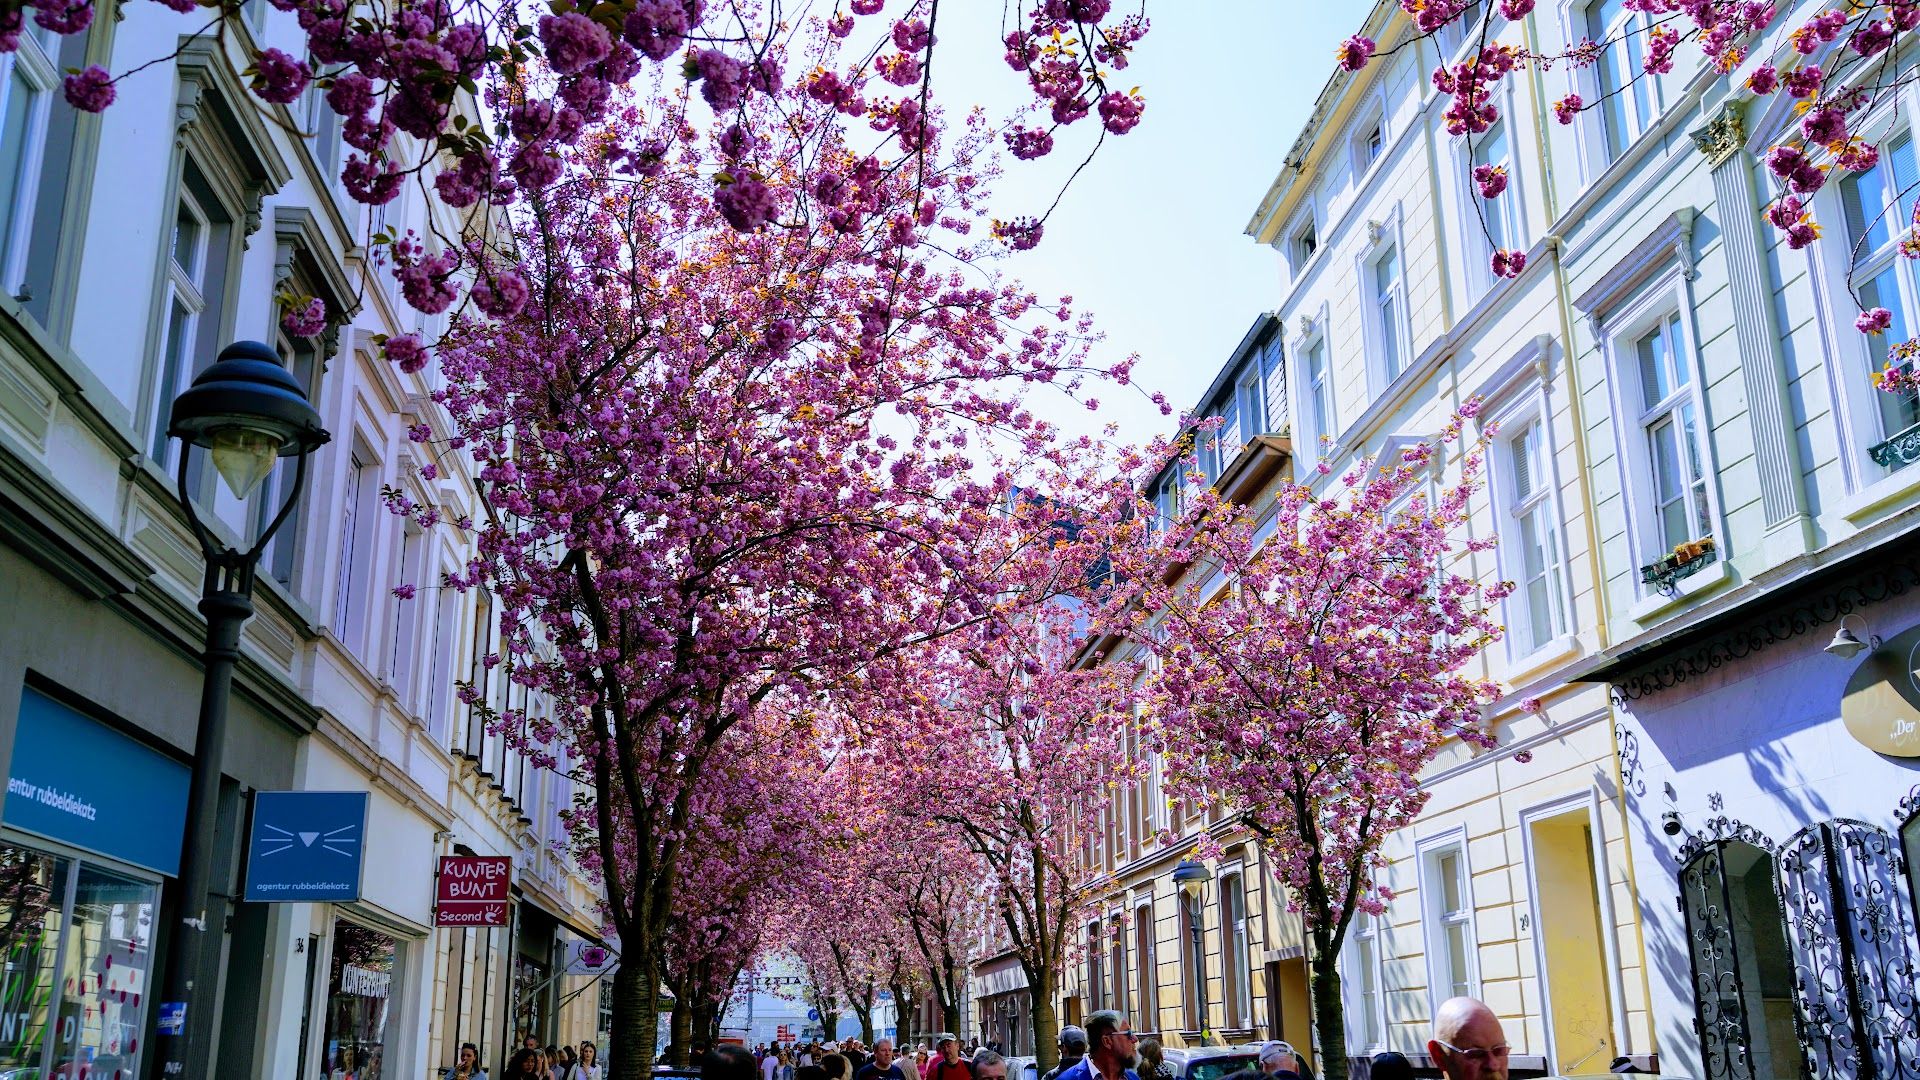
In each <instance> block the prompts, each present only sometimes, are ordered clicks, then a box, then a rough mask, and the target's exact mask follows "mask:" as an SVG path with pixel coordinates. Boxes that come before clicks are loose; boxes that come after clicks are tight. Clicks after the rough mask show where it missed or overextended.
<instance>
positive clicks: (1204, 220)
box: [934, 0, 1371, 441]
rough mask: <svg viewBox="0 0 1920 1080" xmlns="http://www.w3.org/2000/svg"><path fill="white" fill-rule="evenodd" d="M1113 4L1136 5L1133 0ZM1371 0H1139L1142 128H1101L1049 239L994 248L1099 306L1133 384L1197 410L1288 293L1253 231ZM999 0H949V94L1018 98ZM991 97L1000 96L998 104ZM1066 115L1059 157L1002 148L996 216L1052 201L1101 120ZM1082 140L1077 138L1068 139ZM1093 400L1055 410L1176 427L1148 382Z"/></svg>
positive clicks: (941, 91)
mask: <svg viewBox="0 0 1920 1080" xmlns="http://www.w3.org/2000/svg"><path fill="white" fill-rule="evenodd" d="M1114 6H1115V8H1116V9H1119V10H1127V9H1128V8H1129V7H1130V6H1131V5H1130V4H1129V3H1128V0H1119V2H1117V3H1116V4H1115V5H1114ZM1370 6H1371V4H1370V3H1368V2H1367V0H1147V12H1148V16H1149V17H1150V18H1151V19H1152V22H1153V28H1152V30H1151V31H1150V32H1149V33H1148V35H1147V37H1146V39H1145V40H1144V41H1142V43H1141V45H1140V47H1139V49H1138V50H1137V54H1136V58H1135V61H1134V63H1133V64H1132V65H1130V66H1129V68H1128V69H1127V70H1126V71H1124V72H1120V73H1118V75H1117V78H1118V81H1119V82H1120V84H1121V86H1122V88H1129V87H1132V86H1135V85H1138V86H1139V87H1140V88H1141V93H1142V95H1143V96H1144V97H1145V98H1146V101H1147V111H1146V115H1145V118H1144V119H1143V120H1142V122H1141V124H1140V126H1139V127H1137V128H1135V129H1134V130H1133V131H1132V132H1130V133H1128V134H1127V135H1126V136H1124V137H1122V138H1117V139H1114V138H1109V139H1108V140H1107V143H1106V145H1105V146H1104V147H1102V148H1101V150H1100V153H1099V154H1098V155H1097V156H1096V157H1095V158H1094V161H1093V164H1091V165H1089V166H1088V167H1087V169H1086V171H1085V172H1083V173H1082V174H1081V176H1080V178H1079V180H1077V181H1076V182H1075V183H1074V185H1073V187H1072V188H1071V189H1069V190H1068V191H1067V193H1066V197H1065V199H1064V200H1063V202H1062V203H1061V206H1060V208H1059V209H1058V210H1057V211H1055V212H1054V215H1053V217H1052V218H1051V219H1050V220H1049V222H1048V224H1047V230H1046V238H1045V240H1044V241H1043V242H1042V243H1041V245H1040V246H1039V247H1038V248H1036V249H1034V250H1032V251H1030V252H1024V253H1019V254H1016V255H1012V256H1010V257H1008V258H1007V259H1005V260H1002V263H1001V267H1002V270H1003V271H1004V272H1006V273H1009V274H1011V275H1014V276H1017V277H1018V278H1020V279H1021V280H1022V281H1024V282H1025V283H1026V284H1028V285H1029V286H1031V287H1033V288H1034V289H1035V290H1036V291H1038V292H1039V293H1040V295H1042V296H1048V297H1051V296H1059V295H1062V294H1071V295H1072V296H1073V297H1074V300H1075V302H1076V305H1077V306H1079V307H1081V308H1083V309H1086V310H1090V311H1092V312H1093V313H1094V314H1095V315H1096V316H1097V318H1098V324H1099V327H1100V329H1101V330H1102V331H1104V332H1105V333H1106V335H1107V341H1106V344H1105V346H1104V349H1103V352H1104V353H1105V354H1107V355H1109V356H1111V357H1113V358H1118V357H1119V356H1123V355H1125V354H1126V353H1128V352H1137V353H1139V354H1140V363H1139V365H1138V366H1137V367H1136V368H1135V371H1134V377H1135V381H1136V382H1138V383H1139V384H1140V386H1141V387H1143V388H1144V389H1146V390H1158V391H1161V392H1163V393H1165V394H1166V395H1167V397H1168V398H1169V399H1170V401H1171V403H1172V404H1173V406H1174V408H1175V409H1176V410H1179V409H1187V408H1191V407H1192V406H1193V405H1194V404H1195V399H1196V398H1198V396H1199V395H1200V394H1201V393H1202V392H1204V391H1205V390H1206V388H1207V384H1208V383H1209V382H1211V381H1212V378H1213V375H1214V374H1215V373H1216V372H1217V371H1218V370H1219V368H1220V365H1221V364H1222V363H1224V362H1225V361H1226V358H1227V354H1228V352H1229V351H1230V350H1231V349H1232V348H1233V346H1234V345H1236V344H1238V343H1239V341H1240V338H1241V336H1242V335H1243V334H1244V333H1245V332H1246V329H1247V327H1248V326H1249V325H1250V324H1251V323H1252V321H1253V318H1254V316H1255V315H1257V314H1258V313H1260V312H1262V311H1266V310H1271V309H1272V308H1274V307H1275V306H1277V304H1278V302H1279V288H1280V274H1279V262H1278V260H1279V255H1278V254H1277V253H1275V252H1274V251H1273V250H1272V249H1271V248H1267V247H1263V246H1261V245H1258V244H1255V243H1254V242H1253V241H1252V240H1251V239H1250V238H1248V237H1247V236H1245V235H1244V229H1245V227H1246V223H1247V219H1248V218H1250V217H1251V216H1252V215H1253V211H1254V208H1255V206H1257V205H1258V203H1259V201H1260V198H1261V196H1262V195H1264V194H1265V193H1266V190H1267V187H1268V185H1269V184H1271V183H1272V181H1273V179H1274V177H1275V176H1277V175H1278V173H1279V170H1280V166H1281V162H1282V161H1283V160H1284V159H1285V157H1286V153H1287V149H1288V148H1289V147H1290V146H1292V145H1293V140H1294V138H1295V136H1297V135H1298V134H1299V132H1300V129H1301V126H1302V125H1303V124H1305V123H1306V119H1307V114H1308V112H1309V111H1310V110H1311V109H1312V107H1313V102H1314V99H1315V98H1316V97H1317V96H1318V95H1319V93H1320V90H1321V88H1322V87H1323V86H1324V85H1325V84H1326V81H1327V78H1328V77H1329V76H1330V75H1331V74H1332V72H1333V68H1334V59H1333V54H1334V46H1335V45H1336V44H1337V43H1338V42H1339V41H1340V40H1342V39H1344V38H1345V37H1347V36H1348V35H1350V34H1352V33H1353V32H1354V31H1355V30H1356V29H1358V28H1359V25H1360V22H1361V20H1362V19H1363V18H1364V17H1365V16H1366V13H1367V10H1368V9H1369V8H1370ZM1001 11H1002V0H957V2H955V0H947V2H946V3H944V4H942V6H941V9H940V19H939V24H938V27H937V33H938V36H939V44H940V47H939V48H938V49H937V50H936V54H935V55H936V60H935V68H934V83H935V89H936V95H937V96H938V97H940V98H942V99H945V100H948V101H955V100H973V101H980V102H983V103H985V104H987V105H988V106H989V107H990V109H991V110H992V112H993V114H994V115H1002V114H1004V112H1005V111H1006V109H1007V108H1008V107H1010V106H1012V105H1014V104H1017V103H1018V102H1019V101H1020V100H1021V95H1022V94H1023V93H1024V91H1025V86H1024V84H1023V83H1022V82H1021V81H1020V79H1021V77H1020V76H1019V75H1017V74H1016V73H1015V72H1013V71H1012V70H1010V69H1009V68H1008V67H1007V66H1006V64H1005V63H1004V62H1002V61H1001V59H1000V54H1001V51H1002V50H1001V48H1000V47H999V46H998V45H997V44H996V40H997V38H998V37H999V36H1000V32H1001ZM996 106H997V107H996ZM1097 123H1098V119H1097V118H1089V119H1087V120H1085V121H1082V122H1081V123H1080V124H1078V125H1076V128H1079V129H1082V130H1072V129H1069V132H1067V133H1066V134H1067V135H1068V137H1067V138H1065V139H1062V140H1061V143H1060V145H1059V146H1058V147H1057V148H1056V149H1055V151H1054V153H1053V155H1052V156H1051V157H1050V158H1047V159H1043V160H1042V161H1041V162H1020V161H1014V160H1012V159H1011V157H1009V158H1008V160H1007V175H1006V176H1005V177H1003V178H1002V179H1001V180H1000V181H999V182H998V184H997V185H996V192H997V195H996V197H995V199H994V207H995V210H996V213H997V214H998V215H999V216H1000V217H1003V218H1011V217H1015V216H1019V215H1022V214H1032V213H1038V212H1039V211H1041V210H1044V209H1045V207H1046V204H1047V203H1048V202H1050V201H1051V200H1052V198H1053V196H1054V194H1055V193H1056V192H1057V191H1058V190H1059V187H1060V184H1061V181H1062V178H1063V177H1064V175H1065V174H1066V172H1068V171H1070V170H1071V167H1072V166H1073V165H1075V164H1078V162H1079V160H1080V157H1081V156H1082V155H1083V154H1084V150H1085V147H1086V146H1088V145H1090V140H1091V139H1092V138H1093V136H1095V135H1096V134H1097V133H1098V132H1097V130H1096V129H1095V125H1096V124H1097ZM1076 151H1077V152H1076ZM1101 403H1102V408H1101V410H1100V412H1099V413H1098V414H1097V419H1096V415H1095V414H1084V413H1083V414H1081V415H1080V416H1078V417H1075V416H1064V415H1063V416H1061V417H1059V418H1058V419H1059V420H1060V421H1061V422H1062V424H1063V426H1065V427H1068V428H1069V429H1070V430H1074V431H1093V430H1095V429H1097V428H1098V427H1100V426H1101V425H1102V424H1104V423H1105V422H1106V421H1108V420H1112V421H1115V422H1117V423H1118V424H1119V425H1120V434H1121V437H1122V438H1123V439H1124V440H1126V441H1144V440H1146V439H1147V438H1150V437H1151V436H1152V435H1154V434H1156V433H1158V432H1161V431H1165V430H1168V429H1169V428H1170V427H1171V424H1172V421H1171V420H1169V419H1163V418H1161V417H1160V416H1159V415H1158V413H1157V411H1156V410H1155V409H1154V408H1153V406H1152V405H1150V404H1149V403H1148V402H1147V401H1146V400H1145V398H1144V397H1143V396H1142V395H1140V394H1135V393H1131V392H1127V393H1123V394H1115V393H1112V392H1106V393H1103V394H1102V395H1101Z"/></svg>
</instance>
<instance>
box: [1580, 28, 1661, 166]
mask: <svg viewBox="0 0 1920 1080" xmlns="http://www.w3.org/2000/svg"><path fill="white" fill-rule="evenodd" d="M1648 30H1649V26H1648V23H1647V16H1645V15H1643V14H1640V13H1639V12H1635V11H1629V10H1628V9H1627V2H1626V0H1599V2H1598V3H1596V4H1594V5H1593V6H1591V7H1589V8H1588V9H1587V34H1588V36H1589V37H1591V38H1592V39H1593V40H1594V41H1595V42H1597V43H1599V44H1601V45H1603V46H1604V47H1605V48H1604V49H1603V51H1602V52H1601V54H1600V59H1599V61H1598V62H1597V63H1596V64H1595V65H1594V68H1595V73H1596V75H1597V77H1598V78H1599V81H1600V87H1599V91H1600V97H1599V101H1600V122H1601V125H1602V127H1604V128H1605V131H1606V143H1607V156H1608V158H1609V159H1612V158H1618V157H1619V156H1620V155H1621V154H1624V153H1626V151H1627V147H1629V146H1632V145H1633V141H1634V140H1635V139H1637V138H1639V137H1640V135H1641V134H1642V133H1643V132H1645V131H1646V130H1647V128H1648V127H1650V126H1652V124H1653V121H1654V118H1655V117H1656V116H1658V115H1659V104H1660V86H1659V83H1658V81H1657V80H1656V79H1655V78H1654V77H1653V76H1651V75H1648V74H1646V73H1645V71H1644V62H1645V56H1646V49H1647V34H1648Z"/></svg>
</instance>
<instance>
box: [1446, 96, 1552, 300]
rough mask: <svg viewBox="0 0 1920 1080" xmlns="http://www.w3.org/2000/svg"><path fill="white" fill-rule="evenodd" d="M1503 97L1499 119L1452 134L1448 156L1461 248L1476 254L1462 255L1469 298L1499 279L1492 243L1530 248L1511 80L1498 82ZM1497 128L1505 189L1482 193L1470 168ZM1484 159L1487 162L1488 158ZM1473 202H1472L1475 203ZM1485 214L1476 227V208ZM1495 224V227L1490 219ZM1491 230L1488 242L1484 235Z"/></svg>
mask: <svg viewBox="0 0 1920 1080" xmlns="http://www.w3.org/2000/svg"><path fill="white" fill-rule="evenodd" d="M1496 93H1499V94H1500V95H1502V96H1503V97H1504V98H1505V100H1504V101H1502V102H1501V103H1500V119H1499V120H1497V121H1495V122H1494V124H1493V126H1491V127H1489V128H1488V129H1487V130H1486V131H1483V132H1481V133H1480V134H1478V135H1466V134H1462V135H1458V136H1454V137H1453V139H1452V143H1453V153H1454V160H1455V162H1456V163H1457V165H1456V170H1455V171H1456V173H1457V181H1456V182H1457V183H1458V184H1459V189H1460V198H1459V203H1460V207H1459V210H1460V221H1461V222H1462V223H1463V228H1464V230H1465V235H1464V236H1463V237H1462V241H1463V242H1462V245H1461V250H1462V251H1473V252H1476V253H1477V254H1478V256H1479V257H1478V258H1473V259H1467V260H1465V265H1464V267H1463V270H1464V277H1465V278H1466V280H1465V282H1463V284H1464V285H1465V287H1466V292H1465V295H1466V296H1468V297H1470V298H1471V299H1473V300H1478V299H1480V298H1481V297H1484V296H1486V295H1487V294H1488V293H1490V292H1492V291H1493V290H1494V289H1495V288H1497V287H1498V286H1499V285H1500V283H1501V282H1502V281H1503V280H1505V279H1503V278H1500V277H1498V276H1496V275H1495V274H1494V272H1493V252H1494V248H1495V247H1496V246H1504V247H1506V248H1507V249H1508V250H1512V251H1531V250H1532V247H1533V240H1532V237H1531V236H1530V235H1529V230H1528V219H1527V207H1526V191H1527V184H1526V182H1525V180H1526V178H1525V177H1524V176H1523V175H1522V172H1521V160H1522V155H1521V154H1520V152H1519V143H1518V141H1517V140H1518V138H1519V136H1520V135H1521V134H1522V133H1521V132H1520V130H1519V127H1520V125H1519V121H1518V117H1519V116H1520V115H1521V114H1520V113H1519V112H1517V111H1516V110H1515V100H1514V93H1513V86H1512V82H1511V80H1508V81H1505V82H1503V83H1502V84H1501V89H1499V90H1498V91H1496ZM1496 132H1497V133H1498V134H1499V135H1500V136H1501V137H1502V138H1504V139H1505V140H1506V146H1507V150H1506V155H1505V157H1506V168H1507V190H1506V191H1504V192H1502V193H1501V194H1500V195H1499V196H1498V197H1497V198H1494V199H1482V198H1481V197H1480V188H1479V185H1478V184H1477V183H1475V182H1474V179H1473V170H1474V169H1475V167H1477V166H1478V165H1479V164H1481V161H1480V152H1481V150H1482V149H1483V148H1484V147H1485V146H1486V144H1487V141H1488V137H1489V136H1491V135H1493V134H1495V133H1496ZM1487 163H1488V164H1492V163H1493V162H1491V161H1489V162H1487ZM1476 206H1477V208H1476ZM1483 211H1484V212H1485V213H1486V215H1487V223H1486V224H1487V228H1486V229H1485V230H1483V229H1482V228H1481V220H1480V214H1481V212H1483ZM1496 221H1497V222H1499V227H1498V228H1497V229H1496V228H1495V222H1496ZM1488 232H1494V233H1495V234H1496V235H1494V236H1493V237H1492V238H1491V242H1490V240H1489V237H1488V235H1487V233H1488Z"/></svg>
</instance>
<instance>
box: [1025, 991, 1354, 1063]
mask: <svg viewBox="0 0 1920 1080" xmlns="http://www.w3.org/2000/svg"><path fill="white" fill-rule="evenodd" d="M1028 982H1029V984H1030V986H1029V989H1030V991H1031V993H1032V995H1033V1057H1034V1063H1035V1064H1036V1065H1037V1066H1038V1067H1039V1069H1040V1073H1041V1075H1043V1076H1044V1075H1045V1074H1046V1073H1047V1072H1048V1070H1050V1069H1052V1068H1053V1067H1054V1066H1056V1065H1058V1064H1060V1017H1059V1015H1058V1014H1056V1013H1055V1012H1054V1011H1053V976H1052V975H1051V974H1050V973H1049V974H1044V975H1042V976H1041V977H1040V978H1039V979H1038V980H1035V979H1033V978H1032V977H1031V975H1029V977H1028ZM1342 1080H1345V1078H1344V1077H1343V1078H1342Z"/></svg>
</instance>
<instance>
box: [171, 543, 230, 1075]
mask: <svg viewBox="0 0 1920 1080" xmlns="http://www.w3.org/2000/svg"><path fill="white" fill-rule="evenodd" d="M221 569H223V568H222V567H220V566H219V565H218V564H216V563H211V562H210V563H209V565H208V567H207V586H208V587H207V590H206V592H205V595H203V596H202V597H201V599H200V612H201V614H203V615H205V616H206V617H207V651H206V669H207V676H206V682H205V684H204V685H202V687H201V689H200V723H199V726H198V728H197V730H196V734H195V736H194V744H193V750H194V753H193V777H192V781H191V786H190V787H189V788H188V792H187V831H186V836H185V840H186V847H185V848H184V849H183V850H182V851H181V852H180V898H179V908H178V910H179V913H180V921H179V924H178V925H179V929H178V931H177V932H176V933H175V934H174V935H173V941H172V943H171V944H170V946H169V948H168V949H167V964H166V972H165V975H164V977H163V978H162V980H161V984H160V985H161V991H162V992H161V996H160V1000H161V1002H162V1004H161V1006H160V1011H161V1025H162V1026H161V1027H160V1029H159V1032H158V1036H159V1047H160V1061H161V1067H160V1075H161V1076H165V1077H173V1076H188V1075H194V1076H205V1075H206V1074H207V1069H206V1067H205V1066H206V1058H207V1055H206V1054H205V1052H204V1049H203V1048H198V1047H195V1046H194V1045H193V1041H194V1040H193V1036H192V1031H193V1027H192V1024H191V1023H190V1021H189V1017H188V1015H187V1013H188V1006H189V1005H191V1004H192V1003H193V1001H194V996H195V995H194V989H195V985H194V984H195V981H196V977H197V976H198V974H199V972H200V963H201V954H202V946H203V945H204V943H205V942H206V940H207V931H208V930H209V929H210V928H209V927H208V926H207V905H208V897H209V894H210V891H211V889H210V886H211V881H212V877H213V844H214V826H215V825H216V824H217V822H218V819H219V816H220V775H221V758H222V756H223V753H222V752H223V751H224V750H225V749H226V743H227V698H228V695H229V692H230V691H231V689H232V687H233V666H234V664H235V662H236V661H238V660H239V659H240V628H241V627H242V626H243V625H245V623H246V621H247V619H248V618H250V617H252V615H253V601H252V600H251V599H249V598H248V596H247V595H246V593H245V592H237V591H234V590H233V589H231V588H224V589H223V588H217V587H216V585H217V584H218V583H219V575H220V571H221ZM250 570H251V567H247V568H246V569H245V570H243V571H242V572H241V573H240V574H239V575H235V576H238V577H240V578H241V579H242V581H241V583H242V585H243V587H244V586H245V585H251V584H252V575H251V573H249V572H247V571H250ZM229 580H231V578H229ZM249 591H250V590H249ZM211 929H214V930H215V932H219V931H220V930H221V929H222V928H218V927H215V928H211ZM207 1000H208V1001H211V998H208V999H207ZM169 1013H172V1014H173V1015H172V1016H169ZM170 1020H177V1021H178V1022H177V1023H170V1022H169V1021H170ZM189 1063H195V1064H196V1065H197V1066H198V1067H196V1068H192V1069H191V1071H190V1068H189Z"/></svg>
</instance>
